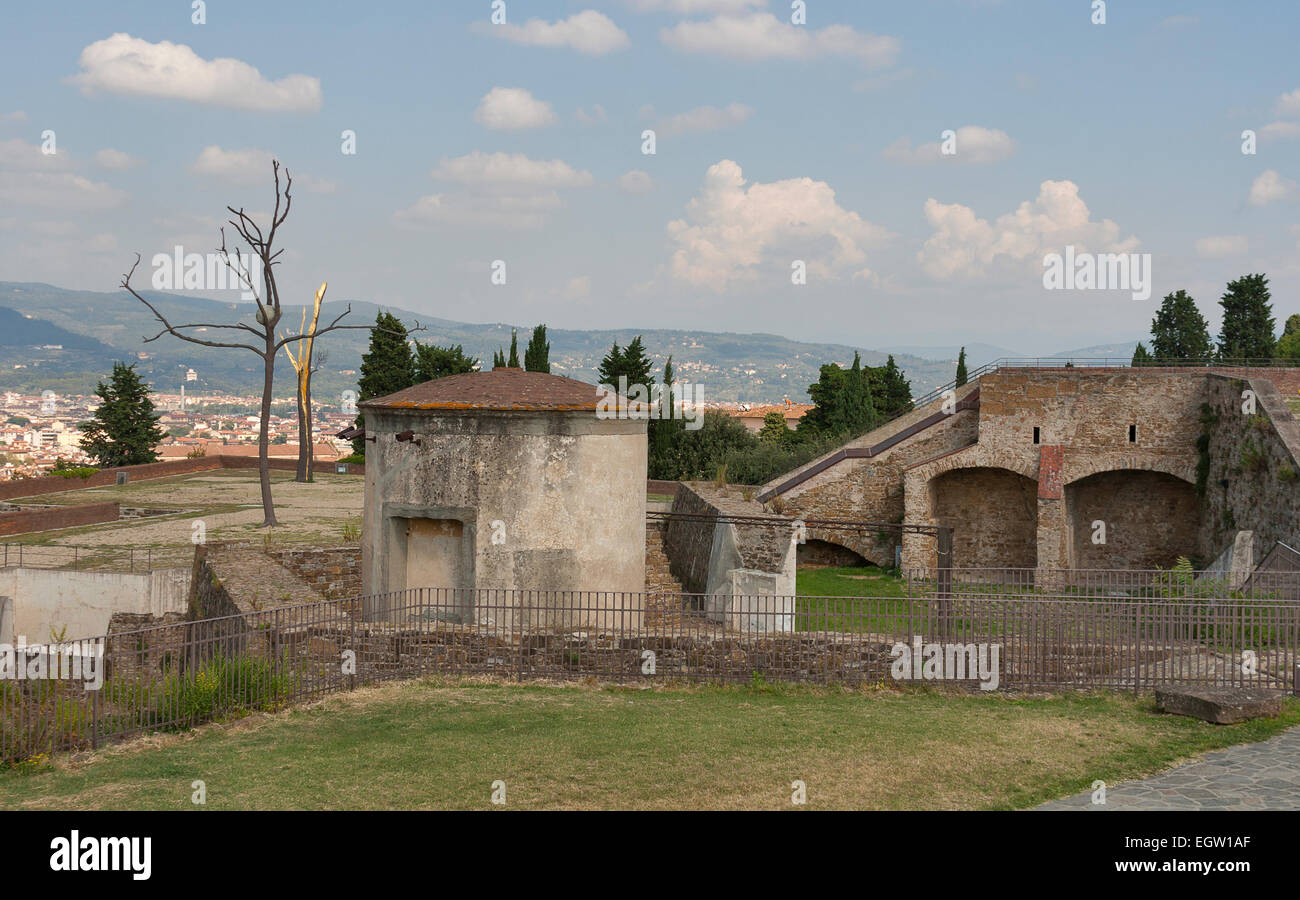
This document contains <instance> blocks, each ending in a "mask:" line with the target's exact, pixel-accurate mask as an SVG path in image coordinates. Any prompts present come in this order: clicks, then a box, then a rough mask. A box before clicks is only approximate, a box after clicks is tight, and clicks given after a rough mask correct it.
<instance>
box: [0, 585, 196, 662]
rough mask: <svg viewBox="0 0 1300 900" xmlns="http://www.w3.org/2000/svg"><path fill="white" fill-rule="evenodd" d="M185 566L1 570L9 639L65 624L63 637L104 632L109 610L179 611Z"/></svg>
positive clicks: (38, 638) (44, 636)
mask: <svg viewBox="0 0 1300 900" xmlns="http://www.w3.org/2000/svg"><path fill="white" fill-rule="evenodd" d="M189 582H190V572H189V570H188V569H179V568H178V569H156V570H154V571H152V572H150V573H148V574H145V575H127V574H122V573H117V572H72V571H65V570H62V569H26V568H23V569H20V568H16V567H14V568H8V569H0V596H6V597H10V598H12V609H13V613H12V624H11V626H10V627H11V628H12V631H11V632H9V633H7V634H4V635H2V637H3V639H4V640H7V641H11V642H12V641H13V640H14V639H15V638H16V637H17V636H18V635H23V636H24V637H26V638H27V640H28V642H32V643H40V642H44V641H48V640H49V639H50V629H51V628H53V629H54V630H55V631H56V632H57V631H59V630H60V629H63V628H64V627H66V628H67V632H66V639H67V640H79V639H81V638H88V637H97V636H99V635H103V634H107V633H108V623H109V619H110V618H111V617H112V615H113V614H114V613H117V612H124V613H138V614H146V615H151V616H163V615H164V614H166V613H180V612H184V611H185V608H186V600H187V597H188V593H189Z"/></svg>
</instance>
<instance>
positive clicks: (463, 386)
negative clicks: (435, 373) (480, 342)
mask: <svg viewBox="0 0 1300 900" xmlns="http://www.w3.org/2000/svg"><path fill="white" fill-rule="evenodd" d="M598 397H599V389H598V388H597V387H596V385H594V384H588V383H587V382H585V381H577V380H576V379H573V378H565V377H564V376H562V375H548V374H546V373H545V372H525V371H524V370H523V369H509V368H500V369H492V370H490V371H487V372H467V373H465V374H464V375H448V376H446V377H444V378H435V379H434V380H433V381H426V382H424V383H423V384H417V385H415V386H414V387H409V388H406V389H405V390H401V391H397V392H396V393H394V394H389V395H388V396H387V397H375V398H374V399H372V400H366V401H364V402H362V403H360V404H358V405H359V406H361V407H363V408H364V407H371V408H387V409H449V410H455V409H464V410H475V409H482V410H512V409H513V410H585V409H590V410H595V408H596V400H597V399H598Z"/></svg>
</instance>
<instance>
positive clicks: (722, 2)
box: [632, 0, 767, 16]
mask: <svg viewBox="0 0 1300 900" xmlns="http://www.w3.org/2000/svg"><path fill="white" fill-rule="evenodd" d="M766 5H767V0H632V7H633V8H634V9H635V10H636V11H637V12H671V13H679V14H681V15H684V16H693V15H712V14H714V13H735V12H745V11H746V10H749V9H754V8H756V7H763V6H766Z"/></svg>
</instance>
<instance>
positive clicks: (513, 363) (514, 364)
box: [506, 328, 519, 369]
mask: <svg viewBox="0 0 1300 900" xmlns="http://www.w3.org/2000/svg"><path fill="white" fill-rule="evenodd" d="M506 366H507V368H511V369H517V368H519V333H518V332H517V331H515V330H514V329H513V328H511V329H510V359H509V360H508V361H507V362H506Z"/></svg>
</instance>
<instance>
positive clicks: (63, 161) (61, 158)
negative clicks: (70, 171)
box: [0, 138, 71, 172]
mask: <svg viewBox="0 0 1300 900" xmlns="http://www.w3.org/2000/svg"><path fill="white" fill-rule="evenodd" d="M70 164H71V160H70V159H69V157H68V154H67V151H60V152H58V153H51V154H46V153H42V152H41V148H40V146H39V145H38V144H29V143H27V142H26V141H24V140H22V139H21V138H10V139H9V140H7V141H0V169H10V170H18V171H22V172H41V171H44V172H52V171H57V170H61V169H66V168H68V167H69V165H70Z"/></svg>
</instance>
